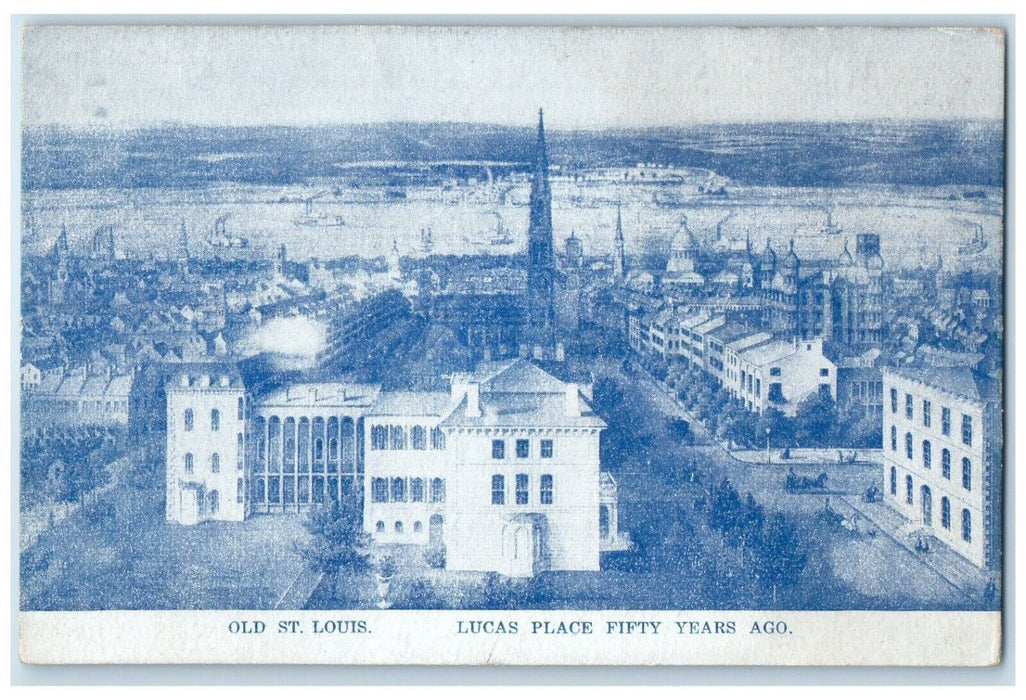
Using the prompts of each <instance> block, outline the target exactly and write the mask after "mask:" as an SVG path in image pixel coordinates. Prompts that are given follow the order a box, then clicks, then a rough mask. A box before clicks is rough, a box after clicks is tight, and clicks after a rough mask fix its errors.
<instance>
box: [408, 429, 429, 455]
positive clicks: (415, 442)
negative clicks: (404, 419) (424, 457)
mask: <svg viewBox="0 0 1026 700" xmlns="http://www.w3.org/2000/svg"><path fill="white" fill-rule="evenodd" d="M410 444H411V446H412V447H413V449H415V450H426V449H427V430H426V429H425V428H424V426H423V425H415V426H413V427H412V428H411V429H410Z"/></svg>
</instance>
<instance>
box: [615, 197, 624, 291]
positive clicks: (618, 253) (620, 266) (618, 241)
mask: <svg viewBox="0 0 1026 700" xmlns="http://www.w3.org/2000/svg"><path fill="white" fill-rule="evenodd" d="M626 273H627V266H626V265H625V264H624V256H623V217H622V216H621V214H620V205H619V204H617V205H616V238H614V239H613V281H615V282H619V281H621V280H622V279H623V278H624V275H626Z"/></svg>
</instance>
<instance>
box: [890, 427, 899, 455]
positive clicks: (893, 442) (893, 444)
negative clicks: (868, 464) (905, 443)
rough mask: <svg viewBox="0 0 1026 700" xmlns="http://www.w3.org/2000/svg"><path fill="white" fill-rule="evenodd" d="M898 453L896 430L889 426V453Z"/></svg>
mask: <svg viewBox="0 0 1026 700" xmlns="http://www.w3.org/2000/svg"><path fill="white" fill-rule="evenodd" d="M897 451H898V429H897V428H896V427H895V426H893V425H892V426H891V452H897Z"/></svg>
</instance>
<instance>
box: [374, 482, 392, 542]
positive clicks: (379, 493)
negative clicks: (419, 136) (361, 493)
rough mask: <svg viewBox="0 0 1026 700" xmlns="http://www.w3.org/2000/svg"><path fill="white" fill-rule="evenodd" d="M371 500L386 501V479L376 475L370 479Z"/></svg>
mask: <svg viewBox="0 0 1026 700" xmlns="http://www.w3.org/2000/svg"><path fill="white" fill-rule="evenodd" d="M371 501H373V502H374V503H385V502H387V501H388V479H381V478H378V477H375V478H373V479H371ZM382 527H384V526H382ZM379 532H380V531H379Z"/></svg>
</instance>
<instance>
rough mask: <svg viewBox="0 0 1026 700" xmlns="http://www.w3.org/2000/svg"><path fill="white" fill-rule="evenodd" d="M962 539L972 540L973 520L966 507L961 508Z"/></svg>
mask: <svg viewBox="0 0 1026 700" xmlns="http://www.w3.org/2000/svg"><path fill="white" fill-rule="evenodd" d="M962 539H963V540H965V541H966V542H972V541H973V521H972V516H971V515H969V509H968V508H963V509H962Z"/></svg>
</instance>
